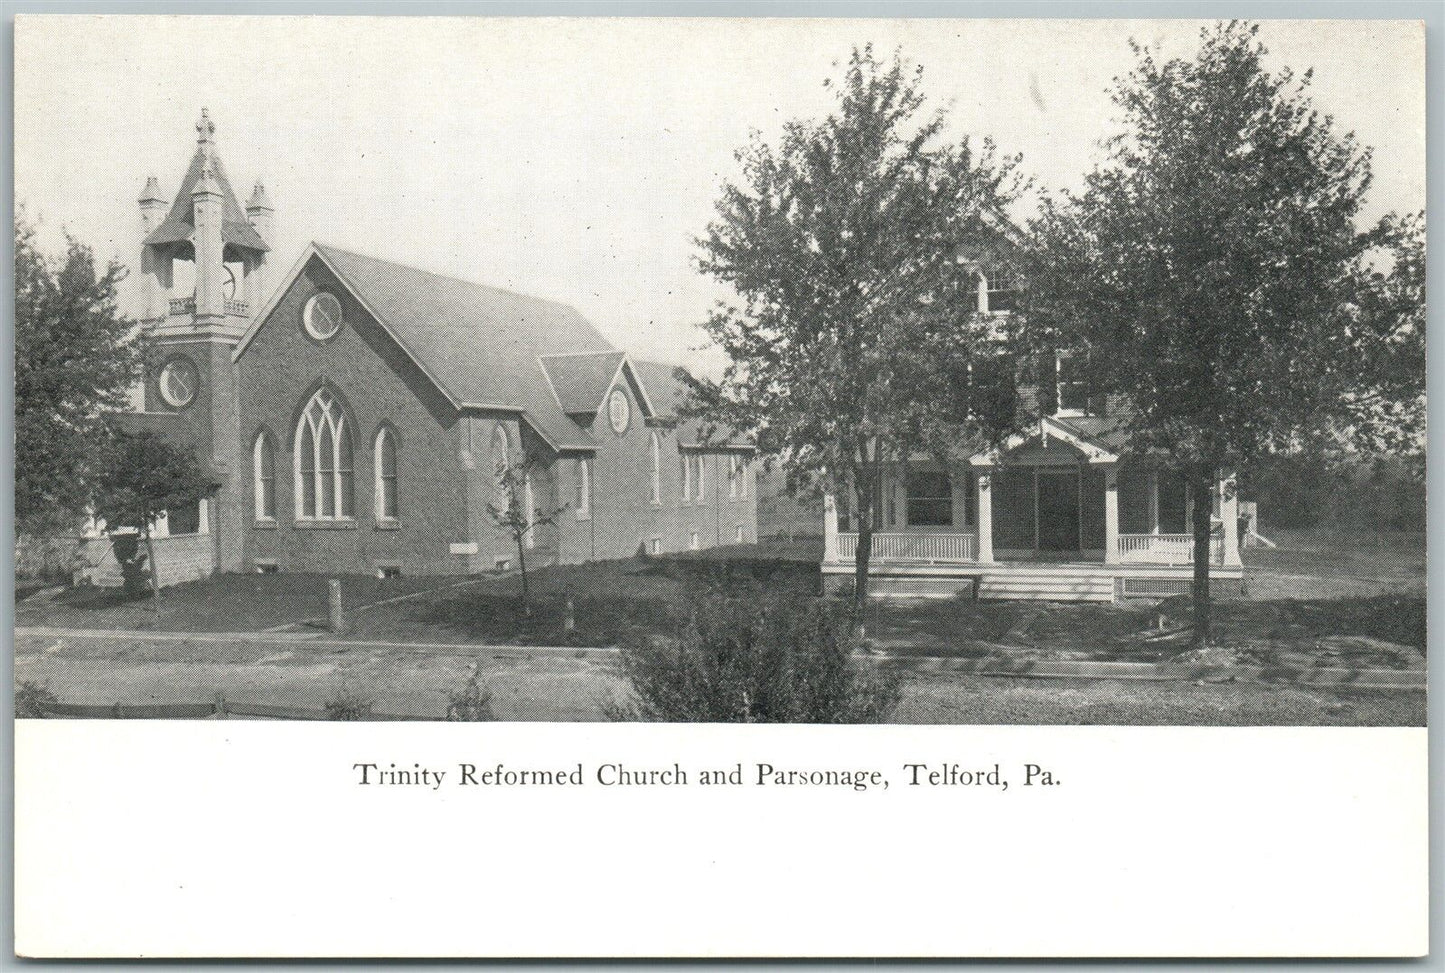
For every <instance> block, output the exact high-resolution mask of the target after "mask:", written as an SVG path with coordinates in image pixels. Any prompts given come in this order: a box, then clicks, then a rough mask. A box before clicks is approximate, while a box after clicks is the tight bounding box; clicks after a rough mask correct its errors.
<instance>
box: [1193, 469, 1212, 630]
mask: <svg viewBox="0 0 1445 973" xmlns="http://www.w3.org/2000/svg"><path fill="white" fill-rule="evenodd" d="M1213 479H1214V468H1213V467H1212V466H1209V465H1200V466H1197V467H1195V468H1194V469H1193V470H1192V471H1191V473H1190V476H1189V486H1190V490H1191V492H1192V493H1193V495H1194V523H1193V525H1192V531H1193V533H1194V589H1193V595H1194V637H1193V643H1194V646H1195V647H1196V648H1201V649H1202V648H1204V647H1205V646H1206V645H1208V644H1209V609H1210V604H1209V564H1210V547H1211V544H1210V541H1211V537H1210V527H1211V526H1212V518H1211V515H1212V513H1213V507H1212V505H1211V503H1210V488H1211V486H1212V480H1213Z"/></svg>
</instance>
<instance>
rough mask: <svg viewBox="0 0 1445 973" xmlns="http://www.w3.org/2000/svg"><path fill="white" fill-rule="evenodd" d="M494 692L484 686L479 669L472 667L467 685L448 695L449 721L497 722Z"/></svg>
mask: <svg viewBox="0 0 1445 973" xmlns="http://www.w3.org/2000/svg"><path fill="white" fill-rule="evenodd" d="M491 704H492V691H491V690H490V689H488V688H487V687H486V686H483V685H482V682H481V676H480V674H479V673H478V672H477V667H476V666H472V669H471V672H470V673H468V675H467V681H466V685H464V686H462V688H461V689H460V690H458V691H457V692H454V693H449V694H448V695H447V719H448V720H450V721H452V722H457V723H482V722H486V721H489V720H495V719H496V718H497V717H496V714H495V713H493V712H492V705H491Z"/></svg>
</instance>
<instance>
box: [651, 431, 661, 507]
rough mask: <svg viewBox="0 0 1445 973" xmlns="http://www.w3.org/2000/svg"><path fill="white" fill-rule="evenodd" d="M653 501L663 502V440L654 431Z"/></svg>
mask: <svg viewBox="0 0 1445 973" xmlns="http://www.w3.org/2000/svg"><path fill="white" fill-rule="evenodd" d="M652 502H653V503H662V440H660V439H658V437H657V430H656V429H654V430H653V431H652Z"/></svg>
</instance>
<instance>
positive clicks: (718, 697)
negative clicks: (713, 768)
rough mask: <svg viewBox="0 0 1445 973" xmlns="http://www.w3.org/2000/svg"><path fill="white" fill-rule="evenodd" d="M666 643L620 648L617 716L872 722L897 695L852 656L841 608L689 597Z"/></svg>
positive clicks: (613, 713)
mask: <svg viewBox="0 0 1445 973" xmlns="http://www.w3.org/2000/svg"><path fill="white" fill-rule="evenodd" d="M693 605H694V607H693V608H692V610H691V612H690V613H689V615H688V616H687V617H686V618H685V619H683V620H682V621H681V622H680V623H679V624H678V626H677V630H676V633H675V636H674V637H673V638H672V639H668V640H655V639H654V640H633V641H631V642H629V643H628V644H625V645H624V646H623V648H622V651H621V660H622V662H621V665H622V671H623V675H624V676H625V677H626V679H627V681H628V683H629V684H630V687H631V695H630V698H629V699H628V700H627V701H626V702H624V703H622V704H620V705H618V704H609V705H608V707H607V713H608V716H609V717H610V718H612V719H615V720H648V721H660V722H705V723H878V722H882V721H883V720H884V719H886V718H887V716H888V714H889V713H890V712H891V711H892V709H893V707H894V706H895V705H896V704H897V702H898V696H899V680H898V678H897V676H892V675H889V676H880V675H876V674H874V673H871V672H869V671H867V670H866V669H865V668H864V666H865V664H864V663H860V662H859V661H857V660H856V659H855V658H854V656H853V650H854V648H855V647H856V642H855V640H854V639H853V637H852V636H851V635H850V634H849V626H848V619H847V615H846V613H845V610H844V609H842V608H840V607H839V606H836V605H830V604H828V603H826V602H820V601H816V600H812V599H796V598H780V597H776V596H771V597H758V598H752V599H738V598H728V597H724V596H721V595H718V594H716V593H714V594H712V595H709V596H707V597H704V598H700V599H698V600H696V601H694V602H693Z"/></svg>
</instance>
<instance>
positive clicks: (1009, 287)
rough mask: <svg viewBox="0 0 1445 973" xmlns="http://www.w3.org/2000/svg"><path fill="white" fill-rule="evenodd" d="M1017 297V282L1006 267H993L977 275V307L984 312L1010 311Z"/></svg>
mask: <svg viewBox="0 0 1445 973" xmlns="http://www.w3.org/2000/svg"><path fill="white" fill-rule="evenodd" d="M1017 298H1018V282H1017V279H1016V278H1015V277H1014V275H1013V274H1012V273H1011V272H1009V271H1008V270H1007V269H1006V268H1003V267H995V268H993V269H992V270H991V271H989V272H988V273H984V274H980V275H979V288H978V309H979V310H980V311H982V312H983V313H985V314H998V313H999V312H1001V311H1012V310H1013V309H1014V305H1015V304H1016V303H1017Z"/></svg>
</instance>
